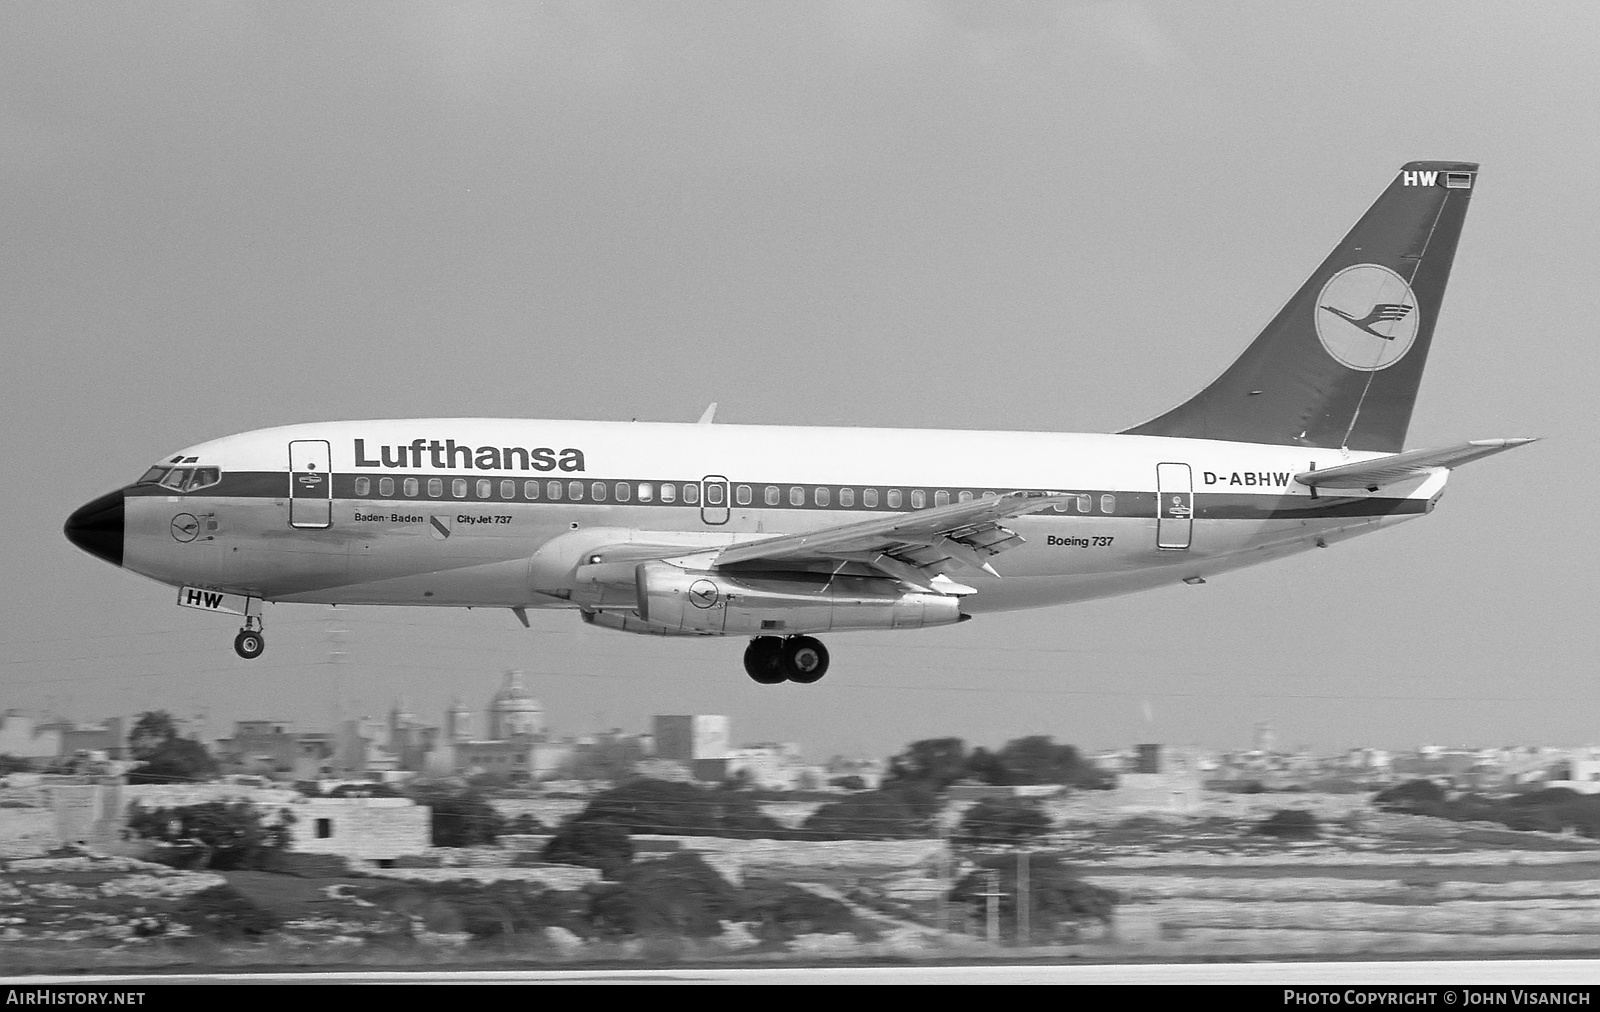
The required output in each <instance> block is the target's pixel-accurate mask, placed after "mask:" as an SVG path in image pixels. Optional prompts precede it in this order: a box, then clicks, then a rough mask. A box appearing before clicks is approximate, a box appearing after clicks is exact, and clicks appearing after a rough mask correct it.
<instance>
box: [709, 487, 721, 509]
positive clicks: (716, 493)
mask: <svg viewBox="0 0 1600 1012" xmlns="http://www.w3.org/2000/svg"><path fill="white" fill-rule="evenodd" d="M706 505H707V506H721V505H722V482H720V481H713V482H710V483H708V484H707V485H706Z"/></svg>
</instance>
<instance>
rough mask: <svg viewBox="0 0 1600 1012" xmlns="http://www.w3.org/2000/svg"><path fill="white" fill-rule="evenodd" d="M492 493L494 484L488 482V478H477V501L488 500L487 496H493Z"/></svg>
mask: <svg viewBox="0 0 1600 1012" xmlns="http://www.w3.org/2000/svg"><path fill="white" fill-rule="evenodd" d="M462 480H463V481H465V480H466V479H465V478H463V479H462ZM493 491H494V482H492V481H490V480H489V479H488V478H479V479H478V498H479V499H487V498H489V496H490V495H492V494H493Z"/></svg>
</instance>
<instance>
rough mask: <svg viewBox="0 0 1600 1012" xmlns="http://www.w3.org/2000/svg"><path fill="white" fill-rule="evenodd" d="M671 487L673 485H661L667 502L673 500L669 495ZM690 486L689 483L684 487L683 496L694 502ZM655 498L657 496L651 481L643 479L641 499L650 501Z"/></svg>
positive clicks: (662, 493)
mask: <svg viewBox="0 0 1600 1012" xmlns="http://www.w3.org/2000/svg"><path fill="white" fill-rule="evenodd" d="M671 487H672V486H671V485H663V486H661V498H662V499H665V500H666V501H667V502H671V501H672V497H671V496H669V495H667V489H669V488H671ZM689 488H690V486H688V485H685V486H684V487H683V498H684V499H685V500H687V501H688V502H694V500H693V499H691V498H690V497H689ZM653 498H655V491H654V489H652V488H651V487H650V483H649V482H648V481H641V482H640V483H639V501H640V502H649V501H650V500H651V499H653Z"/></svg>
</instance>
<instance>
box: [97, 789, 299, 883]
mask: <svg viewBox="0 0 1600 1012" xmlns="http://www.w3.org/2000/svg"><path fill="white" fill-rule="evenodd" d="M293 822H294V816H293V815H290V814H289V812H288V811H287V810H281V811H279V812H278V817H277V819H276V820H275V821H273V822H272V823H267V822H264V821H263V820H262V818H261V813H260V812H259V811H258V810H257V809H256V806H255V805H252V804H251V803H250V802H248V801H207V802H203V803H201V804H198V805H181V806H179V807H176V808H145V807H144V806H143V805H140V804H139V803H138V802H137V801H136V802H134V803H133V804H132V805H130V806H128V829H129V830H130V831H131V832H133V833H134V834H135V835H136V836H139V837H141V838H143V839H146V840H156V841H158V842H160V843H165V844H171V845H174V846H176V847H187V848H191V849H192V850H194V851H195V852H197V858H196V863H197V865H198V867H200V868H216V869H218V870H221V871H230V870H233V869H238V868H264V867H266V865H267V862H268V861H269V860H270V859H271V857H272V855H273V854H275V853H279V852H282V851H285V850H288V849H289V842H290V841H289V826H290V825H291V824H293Z"/></svg>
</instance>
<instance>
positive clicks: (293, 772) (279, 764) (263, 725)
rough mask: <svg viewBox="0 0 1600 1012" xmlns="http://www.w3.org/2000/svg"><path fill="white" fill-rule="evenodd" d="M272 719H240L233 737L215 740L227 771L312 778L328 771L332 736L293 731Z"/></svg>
mask: <svg viewBox="0 0 1600 1012" xmlns="http://www.w3.org/2000/svg"><path fill="white" fill-rule="evenodd" d="M290 728H291V725H290V724H287V723H284V722H282V721H273V720H241V721H237V722H235V723H234V725H233V737H231V738H222V739H219V740H218V741H217V749H216V752H217V760H218V761H219V762H220V763H221V764H222V766H223V768H224V769H225V770H226V771H227V772H230V773H254V774H259V775H262V776H286V777H290V778H292V779H295V780H315V779H317V778H318V777H320V776H322V775H323V774H324V773H326V772H327V771H328V767H329V766H330V765H331V761H332V760H333V758H334V754H335V752H336V750H337V740H336V738H335V736H333V735H329V734H324V733H319V732H313V733H308V734H301V733H297V732H295V731H293V730H291V729H290Z"/></svg>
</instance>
